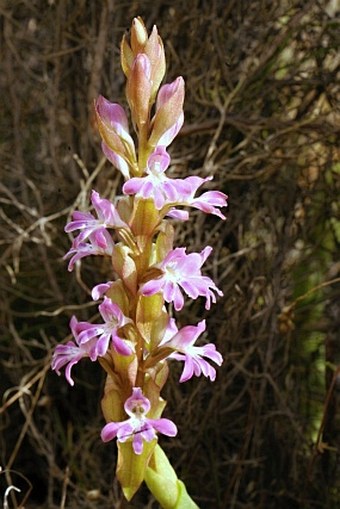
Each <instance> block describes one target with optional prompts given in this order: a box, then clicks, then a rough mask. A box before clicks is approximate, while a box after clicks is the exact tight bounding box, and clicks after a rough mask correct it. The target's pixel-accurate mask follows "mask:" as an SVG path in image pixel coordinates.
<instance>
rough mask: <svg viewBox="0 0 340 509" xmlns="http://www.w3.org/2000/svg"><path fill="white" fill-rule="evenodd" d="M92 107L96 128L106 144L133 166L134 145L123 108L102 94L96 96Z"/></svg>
mask: <svg viewBox="0 0 340 509" xmlns="http://www.w3.org/2000/svg"><path fill="white" fill-rule="evenodd" d="M94 108H95V114H96V120H97V125H98V130H99V133H100V135H101V137H102V140H103V141H104V143H105V144H106V146H107V147H108V148H109V149H110V150H112V151H113V152H115V153H116V154H118V155H119V156H122V157H123V158H124V159H125V160H126V161H127V162H128V163H129V164H131V165H132V166H133V165H134V164H135V162H136V153H135V146H134V142H133V139H132V138H131V136H130V134H129V127H128V119H127V116H126V114H125V111H124V110H123V108H122V107H121V106H120V105H119V104H116V103H111V102H110V101H108V100H107V99H105V97H103V96H99V97H98V99H97V100H96V101H95V103H94Z"/></svg>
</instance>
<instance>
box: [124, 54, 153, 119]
mask: <svg viewBox="0 0 340 509" xmlns="http://www.w3.org/2000/svg"><path fill="white" fill-rule="evenodd" d="M150 78H151V65H150V60H149V59H148V57H147V56H146V55H145V54H144V53H139V54H138V55H137V57H136V59H135V61H134V63H133V66H132V69H131V72H130V74H129V77H128V81H127V87H126V96H127V99H128V101H129V105H130V108H131V114H132V118H133V120H134V121H135V123H136V125H137V127H138V128H139V129H141V128H142V127H143V126H144V125H145V124H146V123H147V121H148V118H149V111H150V97H151V79H150Z"/></svg>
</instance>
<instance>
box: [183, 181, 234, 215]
mask: <svg viewBox="0 0 340 509" xmlns="http://www.w3.org/2000/svg"><path fill="white" fill-rule="evenodd" d="M212 178H213V177H206V178H202V177H196V176H192V177H187V178H186V179H185V182H186V184H187V185H186V188H184V192H182V194H181V195H180V196H179V197H178V200H177V201H178V203H177V205H182V206H184V205H187V206H189V207H194V208H196V209H200V210H202V211H203V212H205V213H206V214H214V215H215V216H218V217H220V218H221V219H225V216H224V215H223V214H222V212H221V211H220V210H218V208H216V207H226V206H227V199H228V196H227V195H226V194H224V193H222V192H221V191H206V192H205V193H203V194H201V196H199V197H197V198H195V194H196V192H197V189H198V188H199V187H200V186H201V185H202V184H204V183H205V182H207V181H209V180H212Z"/></svg>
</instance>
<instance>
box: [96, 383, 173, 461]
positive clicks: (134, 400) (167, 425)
mask: <svg viewBox="0 0 340 509" xmlns="http://www.w3.org/2000/svg"><path fill="white" fill-rule="evenodd" d="M150 409H151V404H150V401H149V400H148V399H147V398H146V397H145V396H143V393H142V389H141V388H140V387H133V389H132V395H131V396H130V397H129V398H128V399H127V400H126V401H125V404H124V410H125V412H126V413H127V415H128V416H129V419H127V420H125V421H122V422H109V423H108V424H106V425H105V426H104V428H103V429H102V432H101V438H102V440H103V442H108V441H109V440H112V439H113V438H115V437H117V440H118V441H119V442H126V441H127V440H130V439H132V447H133V450H134V452H135V454H142V452H143V440H145V441H146V442H151V441H152V440H153V439H154V438H156V432H159V433H162V434H163V435H167V436H169V437H174V436H176V435H177V427H176V425H175V424H174V423H173V422H172V421H170V419H164V418H161V419H149V418H148V417H146V414H147V413H148V412H149V411H150Z"/></svg>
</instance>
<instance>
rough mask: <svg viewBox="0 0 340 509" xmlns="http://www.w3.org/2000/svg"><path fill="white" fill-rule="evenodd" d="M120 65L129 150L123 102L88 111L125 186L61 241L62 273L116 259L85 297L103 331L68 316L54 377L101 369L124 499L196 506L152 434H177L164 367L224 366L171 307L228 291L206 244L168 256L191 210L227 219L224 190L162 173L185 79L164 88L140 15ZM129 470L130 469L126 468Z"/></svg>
mask: <svg viewBox="0 0 340 509" xmlns="http://www.w3.org/2000/svg"><path fill="white" fill-rule="evenodd" d="M121 63H122V68H123V71H124V73H125V75H126V78H127V85H126V97H127V101H128V105H129V108H130V113H131V121H132V124H133V127H134V130H135V134H136V136H135V139H136V143H135V141H134V138H133V137H132V136H131V134H130V132H129V122H128V117H127V115H126V113H125V111H124V109H123V108H122V107H121V106H120V105H119V104H116V103H111V102H109V101H108V100H107V99H105V98H104V97H102V96H100V97H99V98H98V99H97V100H96V101H95V108H94V109H95V117H96V123H97V126H98V130H99V133H100V135H101V138H102V150H103V152H104V154H105V156H106V157H107V159H109V161H110V162H111V163H112V164H113V165H114V166H115V167H116V168H117V169H118V170H119V171H120V172H121V174H122V175H123V178H124V180H125V183H124V185H123V187H122V192H123V195H122V196H119V197H117V198H116V200H115V202H114V203H112V202H111V201H110V200H108V199H106V198H102V197H101V196H100V195H99V194H98V192H97V191H94V190H93V191H92V194H91V204H92V208H93V213H92V212H81V211H75V212H73V215H72V220H71V221H70V222H69V223H68V224H67V225H66V227H65V231H66V232H67V233H73V232H77V231H78V232H79V233H78V235H77V236H76V237H75V238H74V239H73V242H72V246H71V249H70V250H69V251H68V253H67V254H66V255H65V259H69V265H68V269H69V271H72V270H73V268H74V266H75V264H76V263H77V262H78V261H79V260H81V259H82V258H84V257H87V256H91V255H100V256H105V257H107V258H109V259H111V260H112V269H113V274H114V277H113V280H112V281H108V282H103V283H100V284H98V285H96V286H95V287H94V288H93V289H92V298H93V300H94V301H97V300H98V301H101V303H100V304H99V307H98V310H99V314H100V317H101V319H100V320H99V321H98V323H90V322H83V321H78V320H77V318H76V317H75V316H73V317H72V318H71V322H70V328H71V331H72V335H73V338H74V340H73V341H69V342H67V343H66V344H60V345H58V346H57V347H56V348H55V351H54V354H53V358H52V369H54V370H55V371H56V372H57V373H58V374H60V370H61V368H64V367H65V376H66V380H67V381H68V382H69V384H70V385H74V380H73V378H72V373H71V371H72V368H73V366H74V365H75V364H77V363H78V362H79V361H80V360H81V359H83V358H89V359H90V360H91V361H92V362H95V361H98V362H99V363H100V364H101V366H102V367H103V368H104V370H105V371H106V373H107V381H106V386H105V393H104V397H103V400H102V409H103V413H104V417H105V419H106V421H107V424H106V425H105V426H104V428H103V430H102V433H101V438H102V440H103V441H104V442H107V441H109V440H112V439H113V438H117V443H118V454H119V456H118V469H117V475H118V478H119V480H120V482H121V485H122V488H123V491H124V494H125V496H126V497H127V498H128V499H130V498H131V497H132V496H133V494H134V493H135V492H136V490H137V489H138V487H139V485H140V483H141V482H142V481H143V480H145V481H146V483H147V485H148V486H149V488H150V489H151V491H152V492H153V494H154V495H155V496H156V498H158V499H159V501H160V502H161V504H162V506H163V507H169V508H170V507H173V508H175V507H182V505H181V504H183V503H186V504H187V505H185V507H197V506H196V505H195V504H194V502H193V501H192V500H191V499H190V497H189V495H187V494H186V491H185V487H184V484H183V483H181V481H179V480H178V479H177V477H176V475H175V474H174V472H173V471H172V467H171V466H170V465H169V464H168V463H167V460H166V457H165V455H164V453H163V451H162V450H161V449H160V447H159V445H158V444H157V433H162V434H164V435H167V436H170V437H173V436H175V435H176V434H177V427H176V425H175V424H174V423H173V422H172V421H171V420H169V419H165V418H163V417H161V414H162V412H163V409H164V407H165V404H166V403H165V401H164V400H163V399H162V398H161V396H160V392H161V390H162V388H163V386H164V384H165V382H166V380H167V377H168V370H169V368H168V364H169V362H168V361H181V362H183V363H184V364H183V372H182V374H181V377H180V382H185V381H187V380H189V379H190V378H191V377H192V376H193V375H195V376H199V375H201V374H203V375H204V376H206V377H208V378H209V379H210V380H211V381H213V380H215V377H216V370H215V367H214V366H213V365H212V364H211V361H212V362H213V363H215V364H216V365H218V366H220V365H221V364H222V356H221V354H220V353H219V352H218V351H217V350H216V347H215V345H214V344H212V343H208V344H204V345H203V346H197V345H196V342H197V340H198V339H199V338H200V337H201V335H202V334H203V333H204V331H205V328H206V322H205V320H202V321H200V322H199V323H198V324H197V325H187V326H184V327H182V328H178V326H177V325H176V321H175V319H174V318H173V317H172V316H171V309H172V306H171V304H173V307H174V309H175V311H180V310H181V309H182V308H183V306H184V297H185V296H188V297H190V298H191V299H197V298H198V297H205V308H206V309H207V310H208V309H210V306H211V303H215V302H216V297H217V296H222V295H223V294H222V292H221V290H219V289H218V288H217V286H216V285H215V283H214V282H213V281H212V279H211V278H209V277H208V276H205V275H202V272H201V268H202V265H203V264H204V262H205V261H206V259H207V258H208V256H209V255H210V254H211V252H212V248H211V247H210V246H207V247H205V248H204V249H203V250H202V251H201V252H200V253H187V252H186V248H185V247H175V248H174V247H173V241H174V228H173V225H172V222H173V220H175V221H176V220H177V221H186V220H187V219H188V217H189V213H188V211H187V208H190V207H193V208H196V209H199V210H201V211H203V212H205V213H207V214H214V215H216V216H217V217H219V218H221V219H225V216H224V215H223V214H222V212H221V210H220V209H221V208H222V207H225V206H226V205H227V196H226V195H225V194H224V193H222V192H220V191H206V192H203V193H202V194H200V195H199V196H196V194H197V192H198V190H199V189H200V187H201V186H202V185H204V184H205V183H206V182H209V181H210V180H212V177H207V178H201V177H198V176H189V177H186V178H184V179H180V178H177V179H176V178H169V177H167V175H166V171H167V169H168V167H169V165H170V161H171V160H170V155H169V153H168V152H167V147H168V146H169V145H170V144H171V142H172V141H173V139H174V138H175V137H176V135H177V134H178V132H179V130H180V129H181V127H182V124H183V120H184V114H183V101H184V80H183V78H182V77H179V78H177V79H176V80H175V81H173V82H172V83H170V84H165V85H162V86H161V82H162V80H163V78H164V74H165V54H164V48H163V43H162V40H161V38H160V37H159V35H158V32H157V28H156V27H153V30H152V32H151V34H150V36H148V33H147V30H146V28H145V25H144V23H143V21H142V20H141V19H140V18H135V19H134V20H133V22H132V28H131V35H130V42H129V41H128V39H127V37H124V38H123V40H122V44H121ZM183 207H184V209H183ZM168 304H169V306H167V305H168ZM209 361H210V362H209ZM127 416H128V418H127ZM124 462H126V463H128V464H129V469H130V470H131V468H132V469H134V468H135V471H134V472H132V473H131V471H129V472H127V469H126V468H124ZM131 465H135V467H131ZM162 476H163V477H164V476H165V478H166V479H167V482H168V483H170V484H171V482H172V483H173V490H172V492H171V490H170V491H169V493H170V495H171V496H170V495H169V493H168V495H167V496H170V499H171V500H170V501H166V500H163V498H164V497H163V498H162V496H163V495H162V493H160V492H161V491H162V490H161V489H160V488H159V487H157V486H158V485H157V483H158V484H159V486H161V481H160V478H161V477H162ZM183 500H186V502H183ZM188 501H190V502H188ZM190 504H191V505H190ZM183 507H184V505H183Z"/></svg>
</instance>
